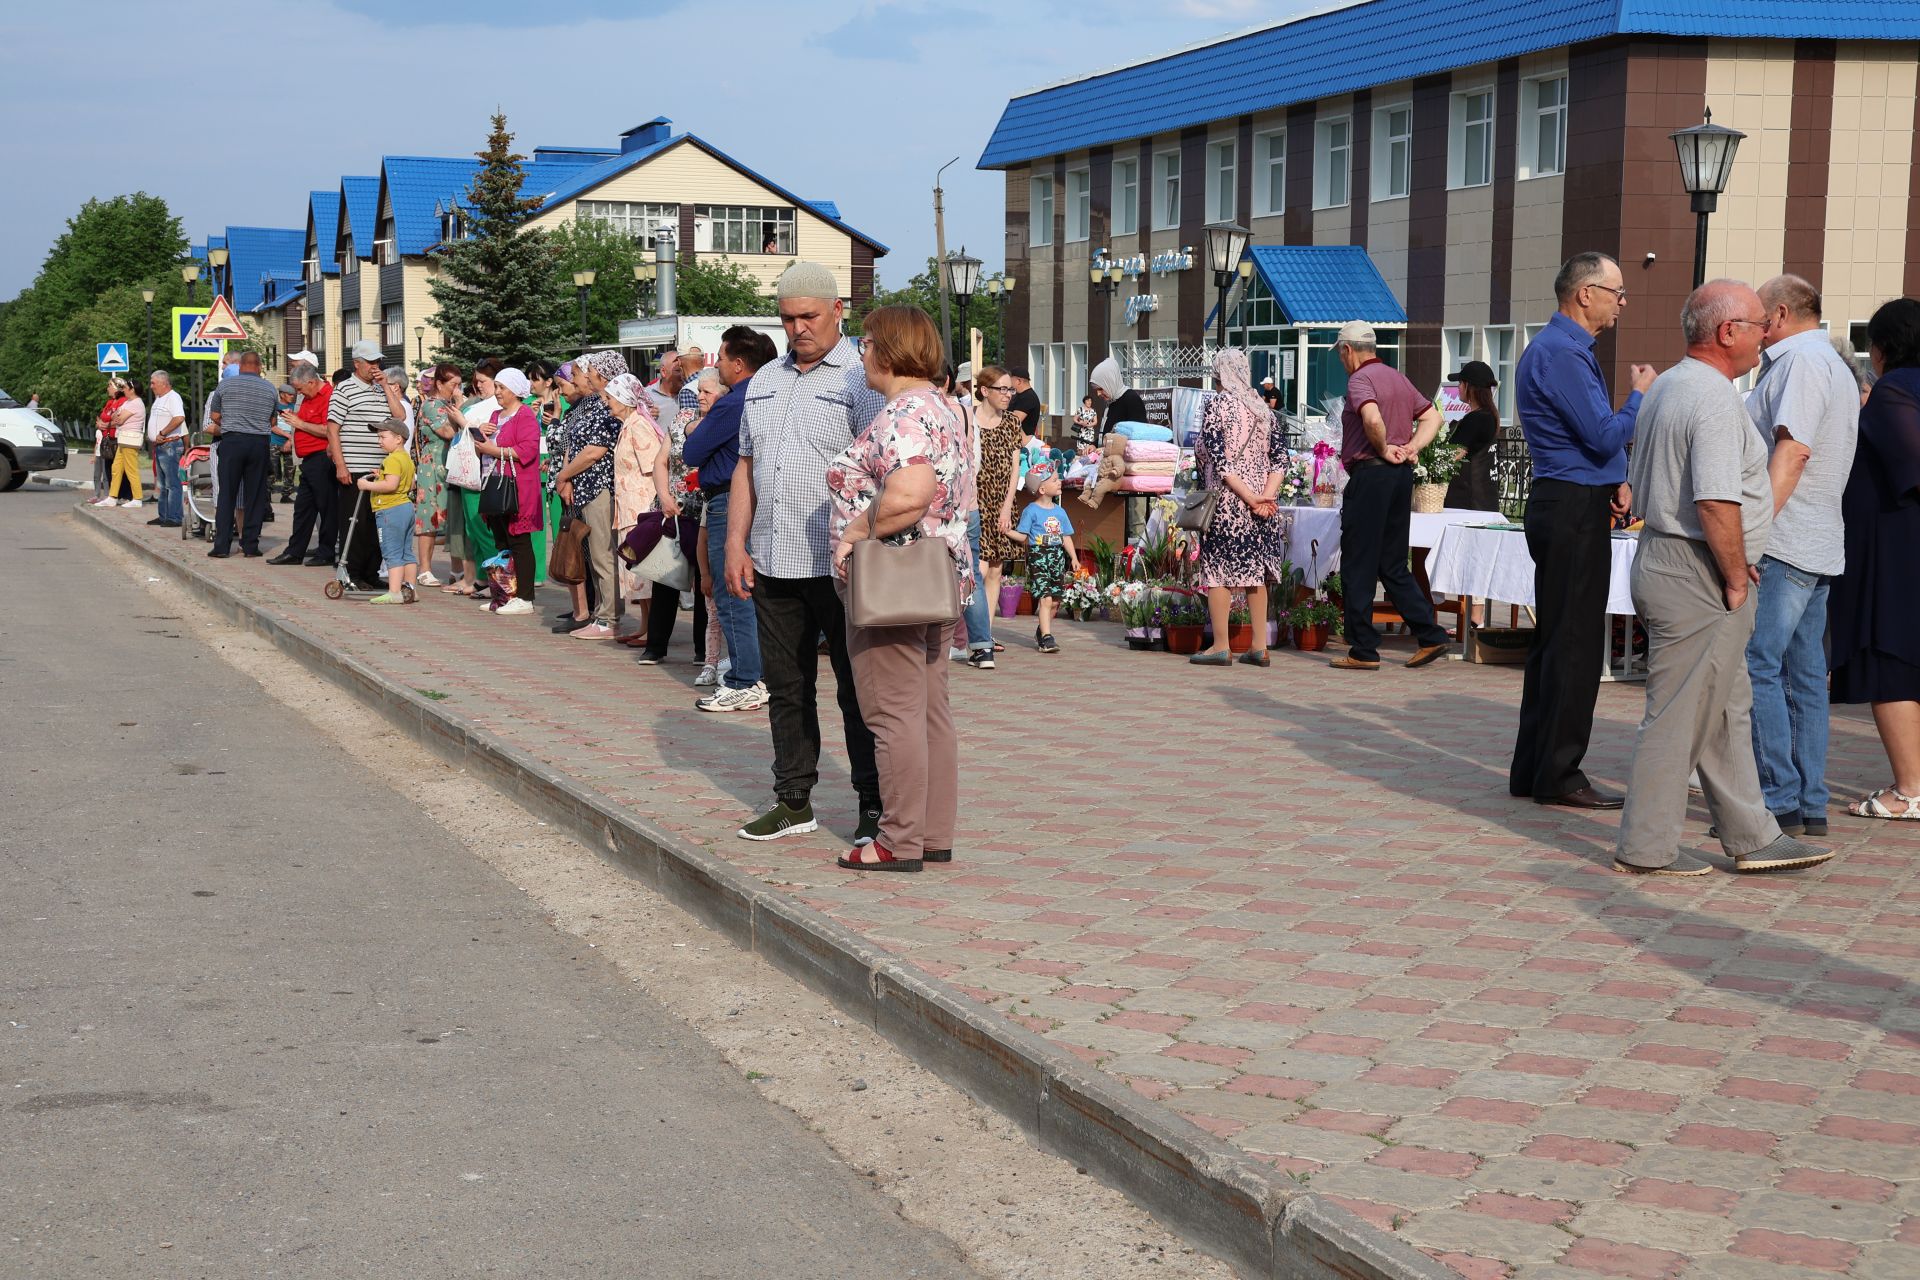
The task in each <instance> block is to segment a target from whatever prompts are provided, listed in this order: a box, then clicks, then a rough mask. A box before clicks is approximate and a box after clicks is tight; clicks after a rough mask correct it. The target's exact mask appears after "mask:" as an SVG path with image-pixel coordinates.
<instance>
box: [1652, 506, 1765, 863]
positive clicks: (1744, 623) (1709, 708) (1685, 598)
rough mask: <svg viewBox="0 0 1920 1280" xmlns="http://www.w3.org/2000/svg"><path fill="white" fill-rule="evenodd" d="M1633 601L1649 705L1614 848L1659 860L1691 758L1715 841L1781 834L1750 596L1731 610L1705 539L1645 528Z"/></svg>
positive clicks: (1675, 840) (1761, 840) (1750, 841)
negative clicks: (1756, 711)
mask: <svg viewBox="0 0 1920 1280" xmlns="http://www.w3.org/2000/svg"><path fill="white" fill-rule="evenodd" d="M1633 607H1634V608H1635V609H1636V610H1637V611H1638V612H1639V614H1640V619H1641V621H1642V622H1643V623H1644V624H1645V626H1646V629H1647V710H1646V715H1645V717H1644V718H1642V719H1641V721H1640V734H1639V737H1638V738H1637V739H1636V740H1635V742H1634V748H1633V772H1632V776H1631V778H1630V780H1629V782H1628V784H1627V804H1626V809H1625V811H1624V812H1623V813H1622V814H1621V815H1620V847H1619V858H1620V860H1621V861H1622V862H1627V863H1631V864H1632V865H1634V866H1637V867H1664V866H1666V865H1667V864H1669V863H1671V862H1672V861H1673V860H1674V857H1675V855H1676V854H1677V853H1678V851H1679V848H1680V840H1681V835H1682V828H1683V827H1684V825H1685V823H1686V817H1687V777H1688V775H1689V774H1691V773H1692V772H1694V771H1695V770H1696V769H1697V770H1699V773H1700V789H1701V790H1702V791H1703V792H1705V794H1706V797H1707V809H1708V811H1709V812H1710V813H1711V814H1712V815H1713V821H1714V825H1716V826H1718V827H1719V828H1720V847H1721V848H1723V849H1725V850H1726V852H1727V854H1728V855H1729V856H1733V857H1737V856H1739V855H1740V854H1743V853H1752V852H1753V851H1754V850H1755V849H1764V848H1765V847H1766V846H1767V845H1769V844H1771V843H1773V841H1774V840H1776V839H1778V838H1779V835H1780V824H1779V823H1777V822H1775V821H1774V819H1773V815H1772V814H1771V813H1769V812H1768V811H1767V802H1766V798H1765V797H1764V796H1763V795H1762V794H1761V791H1760V773H1759V769H1758V767H1757V766H1756V765H1755V764H1754V760H1753V727H1752V723H1751V721H1752V715H1753V685H1752V683H1751V682H1750V681H1749V680H1748V678H1747V639H1748V637H1750V636H1751V635H1752V634H1753V617H1754V597H1753V596H1752V595H1751V594H1749V595H1748V596H1747V600H1746V603H1745V604H1743V605H1741V606H1740V609H1739V610H1738V612H1735V613H1728V612H1727V605H1726V600H1725V597H1724V595H1723V594H1722V591H1721V587H1720V573H1719V570H1718V569H1717V568H1715V566H1714V563H1713V553H1712V552H1711V551H1709V550H1708V548H1707V544H1706V543H1704V542H1695V541H1693V540H1692V539H1690V538H1673V537H1667V536H1665V535H1662V534H1656V533H1642V534H1641V535H1640V549H1639V553H1638V554H1637V555H1636V556H1635V557H1634V561H1633Z"/></svg>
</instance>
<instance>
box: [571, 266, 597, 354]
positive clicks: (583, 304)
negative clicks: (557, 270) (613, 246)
mask: <svg viewBox="0 0 1920 1280" xmlns="http://www.w3.org/2000/svg"><path fill="white" fill-rule="evenodd" d="M597 274H598V273H597V272H595V271H594V270H593V269H592V268H588V269H587V270H585V271H576V272H574V273H573V287H574V288H576V289H578V290H579V291H580V345H581V346H582V347H585V346H586V345H587V294H589V293H591V292H592V291H593V278H594V276H595V275H597Z"/></svg>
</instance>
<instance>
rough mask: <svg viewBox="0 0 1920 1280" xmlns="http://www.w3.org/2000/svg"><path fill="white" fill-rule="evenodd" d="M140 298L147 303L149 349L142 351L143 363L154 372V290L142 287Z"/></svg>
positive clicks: (143, 365)
mask: <svg viewBox="0 0 1920 1280" xmlns="http://www.w3.org/2000/svg"><path fill="white" fill-rule="evenodd" d="M140 300H141V301H142V302H144V303H146V304H147V349H146V351H145V352H143V353H142V356H141V364H142V367H143V368H145V369H146V371H147V372H148V373H152V372H153V290H151V289H142V290H141V291H140Z"/></svg>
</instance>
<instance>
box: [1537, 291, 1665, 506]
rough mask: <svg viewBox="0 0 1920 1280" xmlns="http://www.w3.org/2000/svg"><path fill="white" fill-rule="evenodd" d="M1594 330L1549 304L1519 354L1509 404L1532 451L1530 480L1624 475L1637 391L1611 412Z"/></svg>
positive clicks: (1598, 480)
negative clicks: (1546, 316)
mask: <svg viewBox="0 0 1920 1280" xmlns="http://www.w3.org/2000/svg"><path fill="white" fill-rule="evenodd" d="M1593 342H1594V338H1593V335H1592V334H1590V333H1588V332H1587V331H1586V330H1585V329H1582V328H1581V327H1580V326H1579V325H1577V324H1575V323H1574V322H1573V321H1572V320H1571V319H1569V318H1568V317H1567V315H1566V313H1564V312H1560V311H1556V312H1554V314H1553V319H1551V320H1549V321H1548V322H1547V327H1546V328H1544V329H1542V330H1541V331H1540V332H1539V333H1538V334H1536V335H1535V336H1534V339H1533V341H1532V342H1529V343H1528V344H1527V349H1526V350H1525V351H1524V352H1522V353H1521V355H1520V367H1519V368H1518V369H1517V370H1515V372H1514V407H1515V409H1516V410H1517V411H1518V412H1519V414H1520V429H1521V431H1522V432H1523V433H1525V435H1526V438H1527V451H1528V453H1530V454H1531V455H1532V457H1533V478H1534V479H1535V480H1566V481H1569V482H1571V483H1573V484H1591V485H1606V484H1615V485H1617V484H1619V483H1620V482H1621V481H1623V480H1625V479H1626V478H1627V445H1628V443H1630V442H1631V441H1632V440H1633V422H1634V418H1635V417H1636V416H1637V415H1638V414H1639V412H1640V393H1639V392H1638V391H1635V392H1633V393H1632V394H1630V395H1628V396H1627V403H1626V404H1625V405H1624V406H1622V407H1621V409H1620V411H1619V412H1617V413H1616V412H1614V408H1613V402H1612V401H1611V400H1609V399H1608V398H1607V384H1606V381H1605V379H1603V378H1602V377H1601V376H1600V361H1599V360H1598V359H1597V358H1595V356H1594V354H1593Z"/></svg>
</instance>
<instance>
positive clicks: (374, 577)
mask: <svg viewBox="0 0 1920 1280" xmlns="http://www.w3.org/2000/svg"><path fill="white" fill-rule="evenodd" d="M376 469H377V468H376ZM360 474H361V475H367V476H370V475H372V474H373V472H372V471H363V472H361V473H360ZM359 479H360V476H354V477H353V480H356V481H357V480H359ZM333 490H334V495H335V497H334V520H335V521H336V522H337V527H336V531H335V540H334V558H335V560H337V561H340V562H342V563H344V564H345V565H346V567H347V574H348V576H350V577H351V578H352V579H353V580H354V582H355V583H356V584H358V585H360V586H364V587H376V586H379V585H380V584H381V583H384V582H385V581H386V578H385V577H384V575H382V574H381V572H380V533H379V530H377V529H375V528H374V525H373V508H372V507H370V506H368V505H367V495H366V494H364V493H362V492H360V490H359V489H357V488H355V487H354V485H353V483H352V482H351V481H350V482H349V483H347V484H341V483H339V482H338V481H335V482H334V486H333ZM356 508H358V510H359V513H360V519H359V520H358V521H357V522H356V521H355V520H354V518H353V517H354V511H355V509H356ZM349 529H351V530H352V531H353V537H352V539H351V541H349V539H348V537H347V531H348V530H349Z"/></svg>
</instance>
